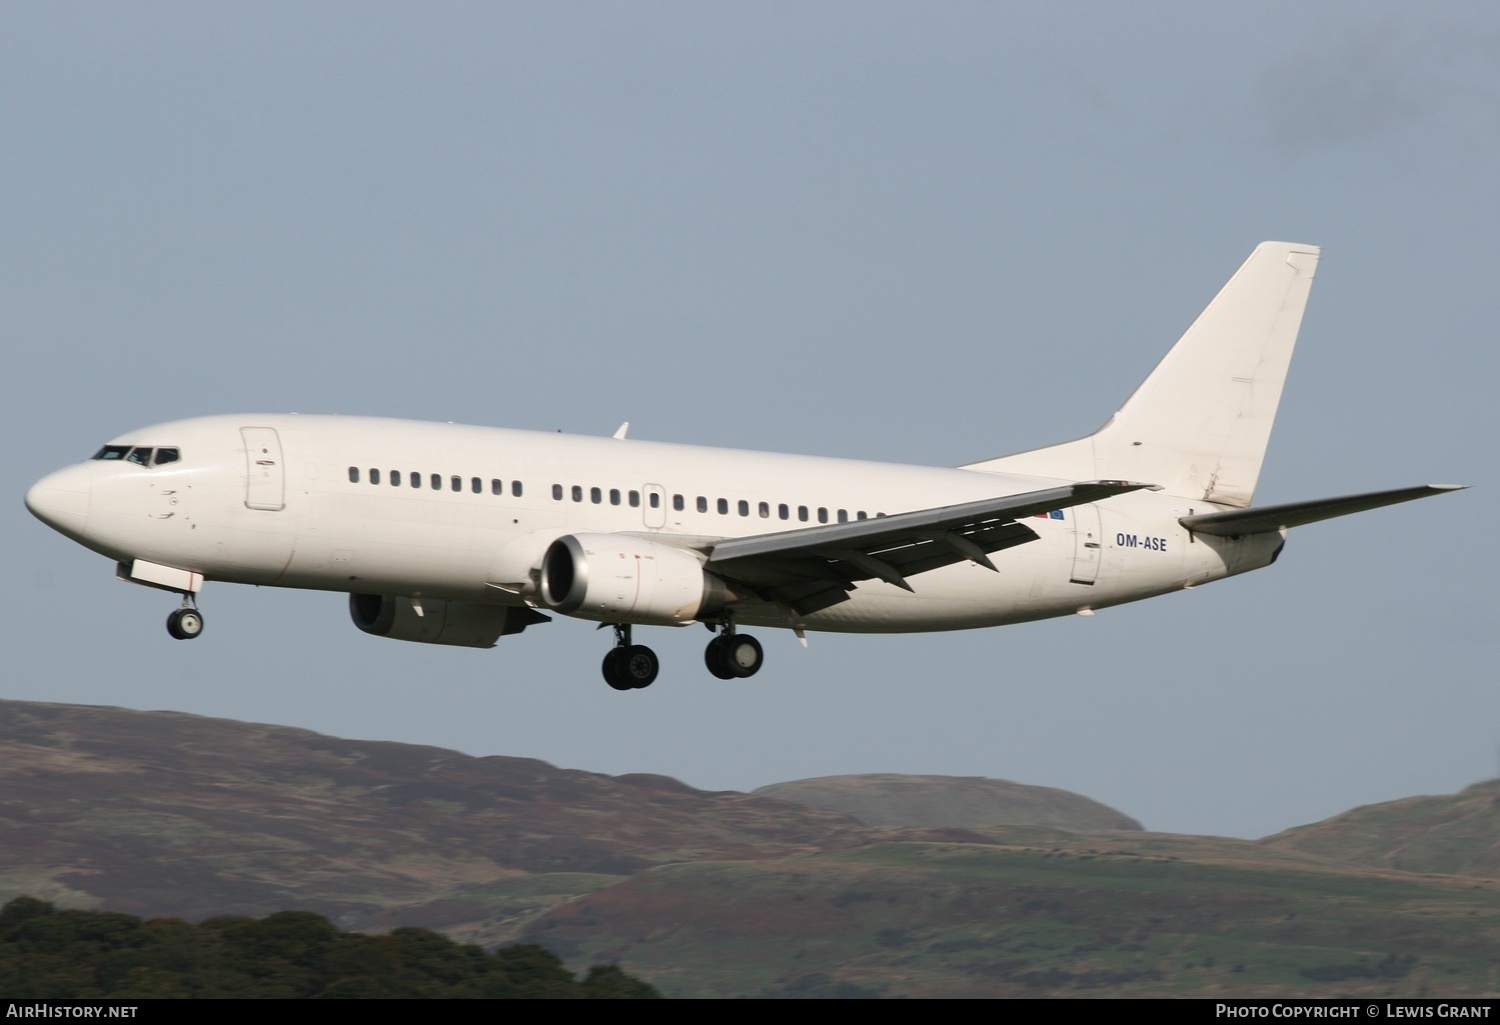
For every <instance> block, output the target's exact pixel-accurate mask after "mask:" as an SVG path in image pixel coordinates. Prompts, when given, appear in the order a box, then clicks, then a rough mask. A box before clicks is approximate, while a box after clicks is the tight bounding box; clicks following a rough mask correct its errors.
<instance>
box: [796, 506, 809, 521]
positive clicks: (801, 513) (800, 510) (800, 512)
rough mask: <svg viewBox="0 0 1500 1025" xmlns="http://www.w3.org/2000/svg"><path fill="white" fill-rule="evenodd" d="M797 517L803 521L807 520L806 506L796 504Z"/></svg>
mask: <svg viewBox="0 0 1500 1025" xmlns="http://www.w3.org/2000/svg"><path fill="white" fill-rule="evenodd" d="M797 519H799V520H801V521H802V522H803V523H806V522H807V506H805V505H799V506H797Z"/></svg>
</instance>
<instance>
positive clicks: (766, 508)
mask: <svg viewBox="0 0 1500 1025" xmlns="http://www.w3.org/2000/svg"><path fill="white" fill-rule="evenodd" d="M758 511H759V512H760V518H761V519H763V520H768V519H770V518H771V503H770V502H762V503H760V508H759V510H758Z"/></svg>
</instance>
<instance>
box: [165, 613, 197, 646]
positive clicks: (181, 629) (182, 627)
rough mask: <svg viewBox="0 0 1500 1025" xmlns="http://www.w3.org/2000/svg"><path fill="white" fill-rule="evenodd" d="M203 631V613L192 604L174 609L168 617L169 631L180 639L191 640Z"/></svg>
mask: <svg viewBox="0 0 1500 1025" xmlns="http://www.w3.org/2000/svg"><path fill="white" fill-rule="evenodd" d="M202 632H203V613H201V612H199V611H198V610H197V609H195V608H192V607H190V606H183V607H182V608H180V609H175V610H173V612H172V614H171V615H170V616H168V617H167V633H169V634H171V635H172V636H173V637H175V638H177V639H178V640H179V641H190V640H192V639H193V638H195V637H197V636H198V635H199V634H201V633H202Z"/></svg>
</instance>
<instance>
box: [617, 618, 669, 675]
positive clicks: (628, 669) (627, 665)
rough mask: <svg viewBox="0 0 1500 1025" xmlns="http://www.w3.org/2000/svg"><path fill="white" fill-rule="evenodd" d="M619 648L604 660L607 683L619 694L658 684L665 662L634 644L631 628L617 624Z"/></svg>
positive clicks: (640, 645)
mask: <svg viewBox="0 0 1500 1025" xmlns="http://www.w3.org/2000/svg"><path fill="white" fill-rule="evenodd" d="M614 628H615V646H614V647H613V648H610V649H609V653H608V654H606V655H605V656H604V666H603V669H604V682H605V683H607V684H609V685H610V686H611V687H613V688H614V689H615V690H640V689H642V688H644V687H649V686H651V684H652V683H654V682H656V674H657V673H659V672H661V660H660V659H658V658H657V657H656V652H654V651H652V650H651V649H650V648H648V647H646V646H645V645H644V644H631V643H630V624H629V623H615V624H614Z"/></svg>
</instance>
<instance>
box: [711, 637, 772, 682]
mask: <svg viewBox="0 0 1500 1025" xmlns="http://www.w3.org/2000/svg"><path fill="white" fill-rule="evenodd" d="M703 662H704V664H705V665H707V666H708V671H709V672H711V673H713V674H714V675H715V676H717V677H718V678H719V679H721V680H733V679H735V678H737V677H738V678H740V679H743V678H745V677H747V676H754V675H755V674H756V673H758V672H760V667H761V665H763V664H764V663H765V653H764V652H763V651H762V650H761V647H760V641H757V640H756V639H755V638H754V637H751V636H750V635H749V634H720V635H719V636H718V637H715V638H714V639H713V640H711V641H709V642H708V648H707V649H706V650H705V651H704V652H703Z"/></svg>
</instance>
